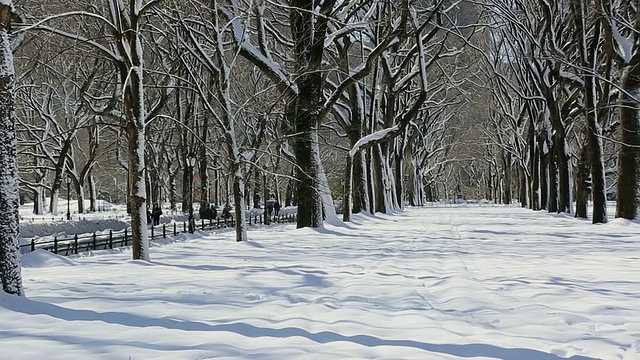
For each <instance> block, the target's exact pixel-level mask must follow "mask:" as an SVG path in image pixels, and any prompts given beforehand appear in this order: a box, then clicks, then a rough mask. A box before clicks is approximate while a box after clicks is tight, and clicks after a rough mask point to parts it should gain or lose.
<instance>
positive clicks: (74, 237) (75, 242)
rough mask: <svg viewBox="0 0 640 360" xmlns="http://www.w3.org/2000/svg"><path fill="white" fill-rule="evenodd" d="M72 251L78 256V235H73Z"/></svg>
mask: <svg viewBox="0 0 640 360" xmlns="http://www.w3.org/2000/svg"><path fill="white" fill-rule="evenodd" d="M73 250H74V251H75V252H76V255H77V254H78V234H75V235H73Z"/></svg>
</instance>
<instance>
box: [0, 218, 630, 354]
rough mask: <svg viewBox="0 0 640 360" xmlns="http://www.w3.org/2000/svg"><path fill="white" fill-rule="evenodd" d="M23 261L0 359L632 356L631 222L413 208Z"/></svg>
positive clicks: (4, 307)
mask: <svg viewBox="0 0 640 360" xmlns="http://www.w3.org/2000/svg"><path fill="white" fill-rule="evenodd" d="M249 238H250V240H251V241H248V242H243V243H236V242H235V241H234V240H233V234H232V233H230V232H227V233H210V234H196V235H181V236H180V237H179V238H178V239H176V240H175V241H173V242H171V243H167V244H163V245H157V244H156V245H155V246H153V247H152V253H151V260H152V261H151V262H150V263H146V262H143V261H133V260H130V258H131V254H130V250H127V249H124V250H120V251H117V252H96V253H93V254H88V255H86V256H83V257H76V258H63V257H58V256H56V255H53V254H49V253H46V252H44V251H36V252H34V253H31V254H28V255H26V256H24V258H23V277H24V283H25V288H26V292H27V298H26V299H25V298H17V297H14V296H8V295H0V349H2V350H1V351H0V358H1V359H4V358H6V359H91V360H93V359H105V360H107V359H108V360H111V359H125V360H127V359H131V360H137V359H140V360H149V359H214V358H215V359H274V360H281V359H347V358H351V359H426V360H430V359H471V358H472V359H501V360H555V359H563V358H569V359H574V360H592V359H607V360H608V359H611V360H614V359H624V360H635V359H640V224H638V223H634V222H629V221H625V220H619V219H618V220H613V221H611V222H610V223H609V224H605V225H591V224H590V223H589V222H588V221H583V220H576V219H573V218H570V217H567V216H564V215H550V214H547V213H544V212H532V211H530V210H525V209H520V208H517V207H501V206H493V207H491V206H487V207H478V206H471V207H431V208H421V209H418V208H415V209H409V210H407V211H406V212H403V213H399V214H395V215H382V216H376V217H367V216H356V218H355V221H354V222H353V223H350V224H348V225H346V226H345V227H335V226H326V227H325V228H323V229H319V230H313V229H295V226H294V225H284V226H276V227H271V228H259V229H257V230H256V229H254V230H252V231H250V232H249Z"/></svg>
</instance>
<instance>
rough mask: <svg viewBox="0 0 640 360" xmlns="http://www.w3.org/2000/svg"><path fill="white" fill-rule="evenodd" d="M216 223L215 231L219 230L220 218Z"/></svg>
mask: <svg viewBox="0 0 640 360" xmlns="http://www.w3.org/2000/svg"><path fill="white" fill-rule="evenodd" d="M217 220H218V223H217V224H216V229H220V218H218V219H217Z"/></svg>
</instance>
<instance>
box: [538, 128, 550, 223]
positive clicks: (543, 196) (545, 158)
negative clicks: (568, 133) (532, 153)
mask: <svg viewBox="0 0 640 360" xmlns="http://www.w3.org/2000/svg"><path fill="white" fill-rule="evenodd" d="M545 133H546V132H545ZM546 144H547V143H546V139H545V136H544V135H538V152H539V157H540V163H539V165H540V166H539V169H540V172H539V173H538V175H539V177H538V179H540V209H541V210H542V209H544V210H547V211H549V174H548V172H547V170H548V168H549V157H550V154H549V149H548V148H547V146H546Z"/></svg>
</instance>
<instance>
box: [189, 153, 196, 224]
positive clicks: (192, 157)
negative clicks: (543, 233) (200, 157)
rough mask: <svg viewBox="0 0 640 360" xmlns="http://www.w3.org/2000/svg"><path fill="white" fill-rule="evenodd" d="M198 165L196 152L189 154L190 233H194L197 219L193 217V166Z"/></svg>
mask: <svg viewBox="0 0 640 360" xmlns="http://www.w3.org/2000/svg"><path fill="white" fill-rule="evenodd" d="M195 165H196V156H195V154H194V153H189V155H187V167H188V168H189V233H191V234H193V233H194V231H195V227H196V221H195V219H194V218H193V167H194V166H195Z"/></svg>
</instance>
